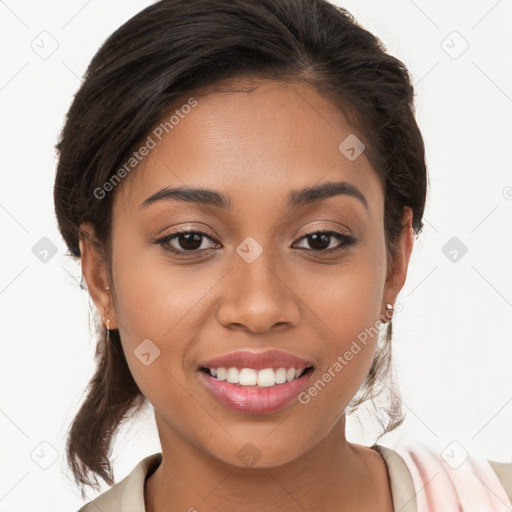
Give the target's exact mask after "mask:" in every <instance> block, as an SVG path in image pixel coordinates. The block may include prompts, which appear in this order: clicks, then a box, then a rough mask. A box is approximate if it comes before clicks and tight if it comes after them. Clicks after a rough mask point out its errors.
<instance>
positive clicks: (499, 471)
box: [374, 441, 512, 510]
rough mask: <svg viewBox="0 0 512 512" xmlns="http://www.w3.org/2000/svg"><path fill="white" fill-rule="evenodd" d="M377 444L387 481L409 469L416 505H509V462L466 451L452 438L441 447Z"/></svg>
mask: <svg viewBox="0 0 512 512" xmlns="http://www.w3.org/2000/svg"><path fill="white" fill-rule="evenodd" d="M377 447H378V451H379V452H380V453H381V455H382V456H383V458H384V459H385V461H386V463H387V464H388V470H389V473H390V480H391V485H393V477H394V479H395V480H398V479H404V478H405V476H404V469H406V470H407V472H408V473H409V476H410V479H411V480H412V484H413V487H414V491H415V492H414V494H415V495H416V497H417V502H418V509H420V508H423V507H425V506H427V507H430V508H429V510H437V508H436V507H441V506H442V503H444V504H445V505H451V506H453V507H457V506H458V503H459V502H460V503H462V504H466V505H469V506H471V507H475V506H476V508H475V510H476V509H482V510H485V509H487V510H501V509H503V506H506V507H511V506H512V462H509V463H505V462H495V461H491V460H487V459H486V458H483V457H480V456H478V455H476V454H470V453H468V452H467V450H465V449H464V448H463V447H462V445H461V444H460V443H458V442H456V441H454V442H452V443H450V444H449V445H448V446H446V447H442V448H441V447H428V446H426V445H424V444H421V443H419V442H416V441H407V442H404V443H399V444H397V445H395V446H393V448H390V447H385V446H382V445H375V446H374V448H377ZM404 481H409V480H408V479H407V478H405V480H404ZM409 483H410V481H409ZM419 491H421V492H419ZM479 507H480V508H479ZM492 507H495V508H492ZM439 509H440V510H441V508H439ZM454 510H457V508H454ZM464 510H465V509H464ZM507 510H508V508H507Z"/></svg>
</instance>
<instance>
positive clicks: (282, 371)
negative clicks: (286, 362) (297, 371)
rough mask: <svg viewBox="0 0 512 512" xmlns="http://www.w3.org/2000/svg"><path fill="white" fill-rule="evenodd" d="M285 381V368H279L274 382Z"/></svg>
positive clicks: (282, 382)
mask: <svg viewBox="0 0 512 512" xmlns="http://www.w3.org/2000/svg"><path fill="white" fill-rule="evenodd" d="M285 382H286V368H279V370H277V372H276V384H284V383H285Z"/></svg>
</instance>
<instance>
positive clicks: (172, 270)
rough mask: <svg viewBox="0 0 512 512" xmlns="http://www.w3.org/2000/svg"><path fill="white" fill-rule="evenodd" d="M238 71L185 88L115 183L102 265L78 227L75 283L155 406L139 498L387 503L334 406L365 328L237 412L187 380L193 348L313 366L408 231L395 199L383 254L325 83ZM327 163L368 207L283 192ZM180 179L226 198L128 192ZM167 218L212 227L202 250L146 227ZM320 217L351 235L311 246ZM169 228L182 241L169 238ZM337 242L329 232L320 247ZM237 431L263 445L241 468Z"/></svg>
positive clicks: (395, 266)
mask: <svg viewBox="0 0 512 512" xmlns="http://www.w3.org/2000/svg"><path fill="white" fill-rule="evenodd" d="M242 84H243V82H242V81H240V80H239V81H238V82H237V84H236V88H235V89H236V91H237V92H227V91H220V90H213V89H211V90H206V91H205V92H204V93H203V94H200V95H194V97H195V98H196V99H198V105H197V106H195V107H194V108H193V109H192V111H191V113H190V114H188V115H187V116H185V117H184V118H183V119H181V120H180V122H179V124H177V125H176V126H175V127H174V129H173V130H172V131H171V132H170V133H169V134H168V135H167V136H166V137H165V138H164V139H163V140H162V141H161V142H160V143H159V145H158V146H157V147H156V148H154V149H153V150H151V152H150V154H149V155H148V156H147V157H146V158H145V159H144V161H143V162H142V163H141V164H140V166H139V168H138V169H137V172H136V173H134V174H132V175H130V176H128V177H127V178H125V179H124V181H123V182H122V183H121V184H120V185H118V187H117V189H116V190H115V196H114V209H113V234H112V236H113V262H114V263H113V279H112V280H109V279H108V273H107V272H106V267H105V264H104V261H103V260H102V258H101V256H99V255H98V254H97V253H96V251H95V249H94V248H93V247H92V246H91V245H90V244H89V243H88V242H86V241H84V240H82V241H81V242H80V250H81V254H82V270H83V274H84V277H85V279H86V281H87V284H88V288H89V291H90V293H91V296H92V297H93V299H94V302H95V304H96V306H97V308H98V310H99V312H100V314H101V315H102V316H103V315H105V314H106V318H107V319H109V320H110V328H111V329H116V328H118V329H119V332H120V335H121V339H122V345H123V350H124V352H125V354H126V358H127V361H128V365H129V367H130V370H131V372H132V374H133V376H134V379H135V381H136V382H137V384H138V386H139V388H140V389H141V391H142V392H143V393H144V395H145V396H146V397H147V399H148V400H149V402H150V403H151V404H152V406H153V407H154V412H155V419H156V424H157V427H158V433H159V437H160V442H161V446H162V453H163V461H162V463H161V464H160V466H159V467H158V468H157V470H156V471H155V472H154V473H153V474H152V475H151V476H150V477H149V478H148V480H147V481H146V486H145V500H146V509H147V510H148V511H149V512H164V511H166V512H167V511H178V510H179V511H185V510H189V509H190V508H192V507H194V508H195V509H197V510H198V511H199V512H201V511H205V510H209V511H217V510H223V511H226V512H229V511H234V510H240V509H243V510H244V511H251V512H252V511H260V510H265V511H269V512H272V511H277V510H279V511H280V512H283V511H285V512H286V511H290V512H291V511H303V510H308V511H311V510H351V511H363V510H364V511H366V512H368V511H377V510H378V511H379V512H387V511H392V510H393V505H392V498H391V491H390V483H389V477H388V473H387V469H386V465H385V463H384V461H383V460H382V458H381V457H380V455H379V454H378V452H376V451H374V450H372V449H370V448H367V447H364V446H362V445H358V444H355V443H349V442H348V441H347V440H346V437H345V413H344V411H345V408H346V407H347V405H348V404H349V402H350V400H351V399H352V398H353V396H354V395H355V393H356V392H357V390H358V389H359V387H360V386H361V384H362V382H363V380H364V378H365V376H366V374H367V373H368V370H369V368H370V365H371V362H372V359H373V356H374V350H375V344H376V342H377V337H376V336H374V337H373V338H372V337H370V338H368V342H367V345H366V346H362V347H363V348H362V350H361V351H360V352H359V353H358V354H357V355H356V356H354V358H353V359H352V360H351V361H350V362H349V363H348V364H347V365H346V366H345V367H344V368H343V370H342V371H341V372H339V373H337V374H336V377H335V378H333V379H332V380H331V382H330V383H329V384H328V385H327V386H325V388H324V389H323V390H322V391H321V392H319V393H318V395H317V396H315V397H314V398H312V399H311V401H310V402H309V403H308V404H307V405H303V404H300V403H299V402H297V401H294V402H292V403H291V404H290V405H288V406H287V407H286V408H285V409H282V410H280V411H278V412H275V413H272V414H265V415H249V414H245V413H242V412H237V411H233V410H231V409H228V408H226V407H225V406H223V405H221V404H220V403H219V402H217V401H216V399H214V398H213V397H212V395H211V394H210V393H209V392H208V390H206V389H205V388H204V386H203V385H202V384H201V382H200V379H199V376H200V375H199V374H198V370H197V365H198V363H199V361H201V360H205V359H210V358H213V357H217V356H219V355H223V354H226V353H229V352H231V351H235V350H239V349H252V350H255V351H262V350H265V349H269V348H278V349H281V350H284V351H287V352H290V353H292V354H295V355H297V356H299V357H302V358H304V359H308V360H311V361H313V363H314V366H315V371H314V374H313V375H312V377H311V379H312V381H311V382H315V381H316V380H317V379H318V378H320V377H321V376H322V374H324V372H326V371H327V369H328V368H329V367H331V366H332V365H333V363H334V362H335V361H336V359H337V357H338V356H339V355H342V354H344V353H345V351H346V350H348V349H349V347H350V346H351V344H352V342H353V341H354V340H356V339H357V336H358V334H359V333H361V332H363V331H364V330H365V328H370V327H371V326H375V325H378V321H379V319H381V318H383V315H384V314H385V311H386V309H385V304H386V302H389V303H391V304H394V303H395V300H396V297H397V294H398V293H399V291H400V290H401V288H402V287H403V285H404V283H405V279H406V274H407V268H408V264H409V258H410V254H411V251H412V246H413V230H412V227H411V219H412V212H411V211H410V210H409V209H407V210H406V213H405V216H404V229H403V232H402V236H401V239H400V243H399V246H398V249H397V251H396V254H394V256H393V259H392V261H391V260H388V259H387V255H386V246H385V238H384V191H383V188H382V185H381V183H380V181H379V179H378V177H377V175H376V173H375V171H374V170H373V169H372V168H371V166H370V164H369V163H368V161H367V159H366V157H365V154H364V153H363V154H362V155H361V156H359V157H358V158H357V159H356V160H354V161H350V160H348V159H347V158H346V157H345V156H344V155H343V154H342V153H341V152H340V151H339V150H338V146H339V144H340V142H341V141H343V140H344V139H345V138H346V137H347V136H348V135H349V134H352V133H357V132H355V130H354V128H352V127H351V126H350V125H349V124H348V123H347V122H346V121H345V119H344V118H343V116H342V115H341V114H340V113H339V111H337V110H336V109H335V107H334V106H333V105H332V104H331V103H330V102H329V101H328V100H327V99H326V98H324V97H323V96H322V95H320V94H319V93H318V92H317V91H316V90H315V89H313V88H311V87H310V86H308V85H306V84H303V83H297V82H291V83H286V84H283V83H278V82H273V81H259V82H251V84H252V85H251V87H250V88H247V89H243V88H242ZM232 89H233V85H232V86H231V90H232ZM342 180H345V181H348V182H350V183H352V184H354V185H355V186H356V187H357V188H359V190H360V191H361V192H362V193H363V194H364V196H365V198H366V200H367V203H368V210H366V209H365V207H364V206H363V204H362V203H361V202H360V201H358V200H357V199H355V198H354V197H351V196H349V195H337V196H334V197H330V198H328V199H325V200H322V201H319V202H317V203H313V204H310V205H306V206H301V207H298V208H296V209H294V210H289V208H288V207H287V206H286V202H287V199H288V193H289V192H290V191H291V190H297V189H301V188H303V187H307V186H312V185H317V184H319V183H323V182H328V181H342ZM180 185H189V186H198V187H205V188H211V189H214V190H217V191H219V192H222V193H224V194H228V195H229V196H230V197H231V199H232V203H233V207H232V211H228V210H223V209H222V208H219V207H217V206H204V205H203V206H201V205H197V204H194V203H191V202H183V201H177V200H167V201H160V202H157V203H155V204H153V205H151V206H148V207H147V208H145V209H140V208H139V205H140V204H141V203H142V202H143V201H144V200H145V199H146V198H148V197H149V196H150V195H151V194H153V193H154V192H156V191H158V190H160V189H161V188H163V187H165V186H170V187H172V186H180ZM81 227H82V228H83V229H86V230H87V231H88V232H89V233H90V234H91V236H94V230H93V228H92V226H90V225H89V224H87V223H84V224H83V225H82V226H81ZM178 227H188V228H190V229H191V230H192V229H199V230H201V231H205V232H206V233H207V235H208V236H211V237H212V240H209V239H208V238H202V239H201V240H202V243H201V246H200V248H201V249H203V248H205V249H206V248H210V247H213V248H214V250H213V251H212V253H211V254H210V255H206V256H204V255H203V256H201V255H200V254H199V255H197V251H196V255H195V256H193V255H192V256H190V255H185V256H184V257H178V256H175V255H172V254H170V253H168V252H166V251H165V249H164V248H163V247H161V246H159V245H156V244H152V243H151V242H152V241H154V240H155V239H157V238H159V237H161V236H164V235H167V234H172V233H175V232H176V229H177V228H178ZM329 230H338V231H341V232H344V233H348V234H351V235H352V236H354V237H355V239H356V243H355V245H353V246H350V247H348V248H347V249H346V250H344V251H339V252H337V253H331V254H330V255H322V252H321V250H320V251H319V250H317V251H316V252H315V251H314V248H315V247H318V246H315V245H314V244H313V242H312V241H311V239H309V240H308V238H307V237H306V238H305V235H306V234H307V233H310V232H322V231H329ZM248 236H251V237H253V238H254V239H255V240H257V242H258V243H259V244H260V245H261V246H262V248H263V252H262V253H261V255H260V256H259V257H258V258H257V259H256V260H255V261H254V262H252V263H247V262H246V261H245V260H244V259H242V258H241V257H240V256H239V255H238V253H237V252H236V248H237V246H238V245H239V244H240V243H241V242H242V241H243V240H244V239H245V238H246V237H248ZM180 241H181V242H182V245H180ZM169 244H171V245H172V246H173V247H175V248H177V249H182V250H186V249H183V247H187V245H186V241H184V240H183V238H181V239H180V238H175V239H174V241H172V242H169ZM339 244H340V241H339V240H338V239H337V238H335V237H332V238H331V239H330V245H329V247H334V246H338V245H339ZM198 246H199V244H198ZM313 253H314V254H313ZM106 286H109V287H110V290H105V288H106ZM109 293H110V295H109ZM145 339H150V340H151V341H152V342H153V343H154V344H155V345H156V346H157V347H158V348H159V350H160V355H159V357H157V358H156V359H155V360H154V361H153V362H152V363H151V364H150V365H149V366H145V365H144V364H141V361H140V360H139V359H138V358H137V357H136V356H135V355H134V350H135V349H136V348H137V346H138V345H139V344H140V343H141V341H142V340H145ZM248 442H251V443H252V444H254V445H255V446H256V447H257V450H258V451H259V453H260V455H261V458H260V460H259V461H258V463H257V464H256V465H255V466H252V467H248V466H247V465H246V464H245V463H244V462H243V461H242V460H241V459H240V458H239V457H238V456H237V453H238V452H239V451H240V450H241V449H242V448H243V447H244V445H246V443H248Z"/></svg>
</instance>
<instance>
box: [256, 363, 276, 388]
mask: <svg viewBox="0 0 512 512" xmlns="http://www.w3.org/2000/svg"><path fill="white" fill-rule="evenodd" d="M275 383H276V372H275V371H274V370H272V368H265V369H264V370H260V371H259V372H258V386H259V387H260V388H268V387H270V386H273V385H274V384H275Z"/></svg>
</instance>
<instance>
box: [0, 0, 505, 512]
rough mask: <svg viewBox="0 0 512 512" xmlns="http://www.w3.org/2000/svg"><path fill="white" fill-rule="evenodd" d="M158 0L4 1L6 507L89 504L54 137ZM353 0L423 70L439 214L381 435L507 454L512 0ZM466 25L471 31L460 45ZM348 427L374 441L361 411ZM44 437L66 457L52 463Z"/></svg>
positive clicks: (131, 433)
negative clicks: (95, 72) (73, 448)
mask: <svg viewBox="0 0 512 512" xmlns="http://www.w3.org/2000/svg"><path fill="white" fill-rule="evenodd" d="M150 3H151V2H149V1H147V0H145V1H142V0H138V1H135V0H130V1H123V2H121V1H119V0H118V1H115V2H114V1H111V2H108V3H107V2H99V1H97V0H96V1H94V0H89V1H84V0H72V1H70V0H58V1H57V0H53V1H45V2H42V1H39V2H35V1H34V2H28V1H23V0H5V1H0V45H1V46H0V47H1V48H2V49H3V51H2V62H1V65H0V116H1V117H0V119H1V126H0V130H1V132H0V149H1V153H0V154H1V156H2V159H1V165H0V169H1V173H2V181H1V183H2V186H1V187H0V226H1V229H2V250H1V251H0V269H1V271H0V308H1V317H0V318H1V322H0V332H1V340H2V357H1V359H0V361H1V363H0V364H1V370H0V378H1V388H0V389H1V391H2V395H1V402H0V429H1V433H2V445H1V449H2V452H1V458H0V461H1V462H0V464H1V466H0V471H1V472H0V512H7V511H12V512H14V511H22V510H29V509H33V508H35V507H36V506H37V509H38V510H40V511H50V510H51V511H52V512H56V511H73V510H78V508H79V507H80V505H81V504H82V501H81V500H80V498H79V494H78V490H77V489H76V488H75V486H74V485H73V482H72V481H71V480H70V478H69V475H70V473H69V472H68V470H67V467H66V462H65V451H64V447H65V444H64V443H65V434H66V431H67V429H68V428H69V424H70V422H71V420H72V418H73V415H74V413H75V412H76V411H77V409H78V406H79V404H80V402H81V398H82V392H83V390H84V388H85V385H86V384H87V382H88V380H89V379H90V377H91V376H92V373H93V370H94V366H93V353H94V339H93V337H92V334H91V330H90V328H89V317H90V313H89V308H90V302H89V299H88V297H87V295H86V292H82V291H81V290H80V288H79V285H78V283H79V281H80V275H81V270H80V267H79V265H77V264H75V263H73V262H72V261H71V259H70V258H69V257H68V256H66V255H65V253H66V246H65V244H64V242H63V240H62V239H61V237H60V234H59V232H58V230H57V225H56V220H55V214H54V210H53V181H54V176H55V166H56V159H55V150H54V145H55V144H56V142H57V136H58V133H59V131H60V129H61V127H62V124H63V120H64V116H65V113H66V111H67V109H68V108H69V105H70V103H71V100H72V97H73V94H74V93H75V91H76V90H77V88H78V87H79V85H80V77H81V76H82V74H83V73H84V71H85V69H86V67H87V65H88V63H89V61H90V60H91V58H92V57H93V55H94V53H95V52H96V50H97V49H98V48H99V46H100V44H101V43H102V42H103V41H104V40H105V39H106V37H107V36H108V35H110V34H111V33H112V32H113V31H114V30H115V29H116V28H117V27H118V26H120V25H121V24H122V23H124V22H125V21H126V20H128V19H129V18H130V17H131V16H133V15H134V14H136V13H137V12H139V11H140V10H141V9H142V8H144V7H146V6H147V5H149V4H150ZM339 5H343V6H344V7H347V8H348V9H349V11H351V12H352V13H353V14H354V15H355V16H356V18H357V19H358V21H359V22H360V23H361V24H362V25H363V26H364V27H365V28H367V29H369V30H370V31H372V32H373V33H374V34H375V35H377V36H378V37H380V38H381V39H382V41H383V42H384V44H385V45H386V47H387V48H388V50H389V52H390V53H391V54H392V55H395V56H396V57H398V58H399V59H401V60H402V61H403V62H404V63H405V64H406V66H407V67H408V69H409V70H410V72H411V74H412V76H413V78H414V81H415V84H416V94H417V99H416V105H417V119H418V123H419V125H420V128H421V130H422V132H423V136H424V139H425V143H426V147H427V164H428V170H429V175H430V180H431V189H430V192H429V197H428V204H427V208H426V213H425V217H424V222H425V228H424V231H423V233H422V234H421V235H420V238H419V239H418V240H417V242H416V245H415V248H414V251H413V256H412V259H411V263H410V269H409V274H408V278H407V282H406V285H405V287H404V289H403V291H402V292H401V294H400V295H399V301H400V303H401V304H402V305H403V307H404V309H403V311H402V312H400V313H399V314H397V317H396V319H395V322H394V328H395V336H394V341H393V348H394V356H395V365H396V368H397V373H398V376H399V382H400V388H401V391H402V394H403V399H404V408H405V411H406V413H407V417H406V420H405V423H404V425H403V426H402V427H400V428H399V430H398V431H396V432H393V433H392V434H390V435H389V436H386V437H384V438H383V439H381V441H380V442H381V444H385V445H389V446H393V443H394V442H398V441H400V440H402V439H404V436H407V437H409V436H410V437H413V438H415V439H418V440H420V441H422V442H424V443H425V444H429V445H434V446H437V447H440V448H443V447H444V446H446V445H448V444H449V443H450V442H451V441H452V440H457V441H458V442H459V443H460V444H461V445H462V446H464V448H465V449H467V450H468V451H469V452H471V453H473V454H476V455H481V456H484V457H486V458H489V459H493V460H497V461H503V462H510V461H512V435H511V432H512V403H511V402H512V372H511V361H512V343H511V341H512V337H511V333H510V324H511V320H512V263H511V262H512V242H511V236H510V234H511V233H512V172H511V169H512V166H511V164H512V162H511V147H512V118H511V114H512V72H511V64H510V62H511V60H510V55H511V50H512V31H510V24H511V22H512V1H511V0H500V1H496V0H479V1H476V0H473V1H469V2H468V1H462V0H459V1H449V2H447V1H444V0H443V1H441V0H436V1H428V2H427V1H426V0H417V1H415V2H413V1H412V0H396V1H393V2H382V1H381V0H351V1H346V2H343V3H341V2H339ZM43 31H46V32H48V33H49V34H51V37H53V38H54V39H55V41H56V42H57V43H56V44H58V48H57V49H56V51H55V52H54V53H53V54H52V55H51V56H49V57H48V58H46V59H43V58H41V57H40V56H39V55H38V54H37V53H36V52H35V51H34V50H33V49H32V47H31V45H34V44H35V43H33V41H34V40H35V42H36V43H37V41H38V39H37V38H38V37H40V36H39V35H40V33H41V32H43ZM454 31H456V32H458V33H459V35H457V34H453V32H454ZM44 37H46V38H48V37H49V36H47V35H45V36H44ZM462 38H463V39H462ZM464 40H465V41H467V44H469V47H468V49H467V50H466V51H465V52H464V53H462V54H461V55H460V56H458V53H459V52H460V51H461V49H463V48H464V46H463V45H464V44H465V43H464ZM443 41H444V42H443ZM50 44H51V43H50ZM450 54H451V55H450ZM454 57H457V58H454ZM42 237H48V238H49V239H50V240H51V241H52V242H53V243H54V244H55V245H56V247H57V249H58V252H57V254H55V256H53V257H52V258H51V259H50V260H49V261H47V262H46V263H43V262H41V261H40V260H39V259H38V258H37V257H36V256H35V255H34V254H33V252H32V247H33V246H34V245H35V244H36V243H37V242H38V241H39V240H40V239H41V238H42ZM452 237H457V238H458V239H459V240H460V241H461V242H462V243H463V244H464V245H465V246H467V248H468V252H467V254H465V255H464V256H463V257H462V258H460V259H459V260H458V261H457V262H453V261H450V259H449V258H448V257H447V256H445V254H444V253H443V247H444V246H445V244H446V243H447V242H448V241H449V240H450V239H451V238H452ZM150 412H151V411H148V415H147V417H146V418H143V419H141V420H140V421H139V420H138V421H136V422H135V423H134V424H133V425H132V426H131V427H130V428H125V429H123V430H122V432H121V435H120V437H119V438H118V441H117V442H116V445H115V448H114V454H113V457H114V458H115V464H114V470H115V476H116V481H119V480H120V479H121V478H123V477H124V476H125V475H126V474H128V473H129V472H130V471H131V470H132V469H133V467H134V466H135V464H137V463H138V462H139V461H140V460H141V459H142V458H143V457H145V456H146V455H149V454H151V453H154V452H156V451H159V450H160V445H159V441H158V437H157V433H156V429H155V426H154V421H153V419H152V416H151V414H150ZM347 434H348V437H349V439H350V440H352V441H355V442H361V443H362V444H370V443H371V442H373V438H372V435H371V432H369V433H368V432H366V433H364V432H362V431H361V430H359V428H358V426H357V424H356V422H355V421H354V420H350V423H349V426H348V430H347ZM41 443H44V444H43V445H40V444H41ZM48 443H49V444H48ZM50 445H51V447H50ZM34 450H35V453H39V454H44V457H42V459H43V460H46V461H51V459H52V456H53V455H54V454H55V457H56V461H55V462H54V463H53V464H52V465H50V467H49V468H48V469H42V468H41V467H40V466H39V465H38V463H36V460H38V458H37V457H35V456H34ZM54 450H55V452H54ZM39 460H41V459H39ZM107 488H108V486H106V485H105V486H104V487H103V490H106V489H107ZM94 496H95V493H93V492H91V493H89V499H92V498H93V497H94Z"/></svg>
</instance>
